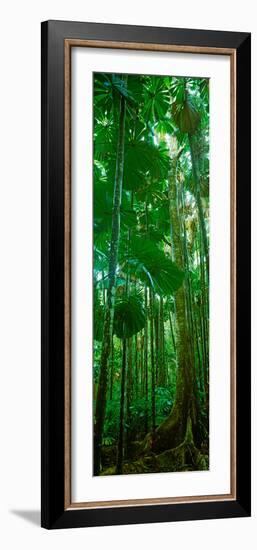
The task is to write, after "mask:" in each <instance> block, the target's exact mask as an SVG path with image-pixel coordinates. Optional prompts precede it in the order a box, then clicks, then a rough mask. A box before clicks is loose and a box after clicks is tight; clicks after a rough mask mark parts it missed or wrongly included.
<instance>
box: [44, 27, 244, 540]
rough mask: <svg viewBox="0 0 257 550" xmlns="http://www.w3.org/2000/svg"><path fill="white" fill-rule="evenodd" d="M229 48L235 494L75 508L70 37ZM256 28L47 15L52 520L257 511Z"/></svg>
mask: <svg viewBox="0 0 257 550" xmlns="http://www.w3.org/2000/svg"><path fill="white" fill-rule="evenodd" d="M66 39H79V40H104V41H116V42H136V43H146V44H163V45H164V44H174V45H177V46H192V47H196V48H198V47H212V48H217V53H218V49H219V48H221V49H222V48H231V49H233V50H235V55H236V128H235V132H236V167H235V168H236V388H237V389H236V462H237V469H236V498H235V499H234V500H230V501H225V500H224V501H223V500H219V501H213V502H210V501H207V502H190V503H183V502H182V503H176V504H153V505H137V506H133V505H132V506H121V507H115V508H111V507H109V508H108V507H107V508H92V509H73V510H67V509H65V506H64V475H65V472H64V438H65V432H64V385H65V379H64V41H65V40H66ZM250 44H251V35H250V34H249V33H242V32H223V31H222V32H221V31H207V30H191V29H173V28H157V27H141V26H129V25H113V24H98V23H82V22H70V21H47V22H44V23H42V319H41V320H42V426H41V433H42V526H43V527H45V528H47V529H54V528H68V527H86V526H98V525H120V524H133V523H152V522H167V521H181V520H196V519H211V518H229V517H231V518H232V517H243V516H249V515H250V514H251V488H250V484H251V449H250V433H251V417H250V408H251V402H250V397H251V393H250V378H251V375H250V47H251V46H250Z"/></svg>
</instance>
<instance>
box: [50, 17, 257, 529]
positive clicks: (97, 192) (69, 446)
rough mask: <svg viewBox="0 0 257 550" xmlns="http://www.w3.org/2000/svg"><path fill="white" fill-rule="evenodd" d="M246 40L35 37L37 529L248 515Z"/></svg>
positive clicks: (147, 32)
mask: <svg viewBox="0 0 257 550" xmlns="http://www.w3.org/2000/svg"><path fill="white" fill-rule="evenodd" d="M250 397H251V395H250V34H249V33H238V32H223V31H204V30H188V29H172V28H154V27H140V26H127V25H126V26H125V25H111V24H98V23H78V22H64V21H47V22H44V23H42V526H43V527H45V528H48V529H52V528H67V527H83V526H96V525H115V524H129V523H149V522H163V521H176V520H192V519H207V518H208V519H210V518H224V517H240V516H249V515H250V473H251V472H250V420H251V419H250Z"/></svg>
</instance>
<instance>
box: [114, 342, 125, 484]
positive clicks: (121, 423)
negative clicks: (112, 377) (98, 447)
mask: <svg viewBox="0 0 257 550" xmlns="http://www.w3.org/2000/svg"><path fill="white" fill-rule="evenodd" d="M126 364H127V340H126V338H123V341H122V366H121V388H120V421H119V439H118V450H117V465H116V473H117V474H122V467H123V448H124V443H123V442H124V408H125V383H126Z"/></svg>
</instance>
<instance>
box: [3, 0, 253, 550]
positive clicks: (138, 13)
mask: <svg viewBox="0 0 257 550" xmlns="http://www.w3.org/2000/svg"><path fill="white" fill-rule="evenodd" d="M254 6H255V3H254V2H253V1H251V0H244V2H243V3H236V2H233V1H232V0H229V1H228V2H224V0H222V1H221V0H215V2H214V1H213V2H208V3H207V2H206V0H184V2H183V3H179V2H171V0H158V2H152V3H150V2H149V0H141V2H139V1H138V0H130V1H129V2H121V0H96V1H95V2H85V0H61V1H57V0H44V2H42V1H41V2H39V1H38V2H33V1H32V0H23V1H22V2H19V1H18V0H15V1H12V2H11V1H9V2H8V3H7V2H5V3H4V4H3V5H2V8H1V33H0V43H1V49H0V52H1V53H0V55H1V64H0V68H1V85H0V94H1V100H0V139H1V147H0V151H1V162H0V171H1V177H0V185H1V191H0V239H1V243H0V253H1V256H0V257H1V268H0V279H1V280H0V323H1V326H0V334H1V345H0V353H1V361H0V365H1V378H0V423H1V426H0V545H1V547H2V548H4V549H5V550H8V549H14V548H15V547H21V548H23V547H26V548H27V549H28V550H30V549H33V550H34V549H35V548H36V549H37V550H40V549H41V548H44V547H45V546H47V547H48V548H49V550H51V549H55V548H56V545H58V547H62V549H63V550H66V549H68V548H71V547H73V548H76V549H78V550H79V549H80V548H94V549H98V548H101V547H104V548H105V549H106V550H108V549H109V548H111V549H112V550H115V549H118V548H120V547H122V548H123V550H126V549H131V548H135V549H140V548H141V547H143V548H146V547H147V548H148V550H151V549H156V548H158V547H159V548H160V547H168V548H171V547H179V548H180V549H181V550H184V549H187V548H190V550H194V549H197V550H202V549H205V548H206V547H208V550H212V549H215V550H216V548H217V547H220V546H224V545H225V544H226V543H229V545H230V547H231V548H233V550H237V549H239V548H240V549H241V548H242V547H244V548H254V545H255V542H254V541H255V538H256V535H257V518H256V509H257V506H256V504H257V488H256V469H254V471H253V493H254V494H253V517H252V518H251V519H250V518H246V519H236V520H232V519H231V520H218V521H217V520H215V521H214V520H211V521H199V522H189V523H173V524H151V525H137V526H122V527H107V528H106V527H105V528H90V529H87V530H86V529H78V530H68V531H51V532H47V531H45V530H42V529H40V528H39V507H40V22H41V21H43V20H46V19H64V20H65V19H66V20H78V21H98V22H108V23H125V24H126V23H127V24H132V25H133V24H140V25H157V26H173V27H189V28H206V29H220V30H234V31H251V32H252V33H253V59H254V63H253V68H254V67H255V65H256V48H257V46H256V34H255V33H256V32H257V20H256V17H255V10H254ZM256 84H257V83H256V70H255V71H254V74H253V116H252V120H253V151H254V152H255V151H256V146H257V134H256V130H257V128H256V100H255V98H256V96H257V86H256ZM255 180H256V164H255V166H253V182H254V181H255ZM256 206H257V193H256V186H255V185H253V217H254V218H255V219H254V220H253V231H254V233H253V281H254V280H255V281H256V279H257V257H256V246H255V242H256V236H257V217H256V215H255V214H256ZM254 249H255V250H254ZM256 298H257V294H256V285H255V284H254V285H253V306H255V312H254V314H253V341H254V342H253V396H254V394H255V392H256V390H257V375H256V369H255V365H256V359H257V347H256V340H257V338H256V336H255V331H256V329H257V318H256V305H257V304H256ZM254 401H255V400H254ZM256 414H257V408H256V401H255V402H254V405H253V451H254V452H253V464H254V465H255V463H256V457H257V454H256V451H257V438H256V433H255V431H256Z"/></svg>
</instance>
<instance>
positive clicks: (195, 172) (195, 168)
mask: <svg viewBox="0 0 257 550" xmlns="http://www.w3.org/2000/svg"><path fill="white" fill-rule="evenodd" d="M188 142H189V149H190V155H191V162H192V172H193V178H194V182H195V189H196V191H195V198H196V203H197V208H198V214H199V221H200V227H201V233H202V239H203V247H204V255H205V260H206V271H207V275H208V277H209V247H208V239H207V233H206V227H205V221H204V215H203V207H202V201H201V195H200V178H199V173H198V166H197V159H196V155H195V152H194V142H193V137H192V136H191V135H189V134H188Z"/></svg>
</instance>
